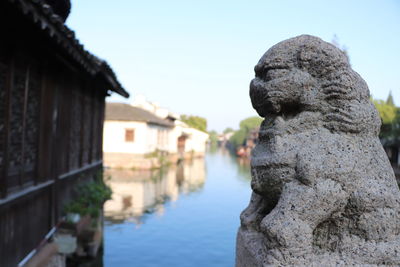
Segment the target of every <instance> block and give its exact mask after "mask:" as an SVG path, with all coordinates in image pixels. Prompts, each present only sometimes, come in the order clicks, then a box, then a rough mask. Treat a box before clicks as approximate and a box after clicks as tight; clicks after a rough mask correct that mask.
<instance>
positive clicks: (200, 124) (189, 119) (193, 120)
mask: <svg viewBox="0 0 400 267" xmlns="http://www.w3.org/2000/svg"><path fill="white" fill-rule="evenodd" d="M181 121H183V122H184V123H186V124H187V125H189V126H190V127H193V128H195V129H197V130H200V131H203V132H207V119H205V118H202V117H199V116H192V115H181Z"/></svg>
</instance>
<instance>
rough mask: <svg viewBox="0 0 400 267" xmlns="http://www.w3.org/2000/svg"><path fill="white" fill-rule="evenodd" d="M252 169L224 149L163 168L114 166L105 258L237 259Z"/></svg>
mask: <svg viewBox="0 0 400 267" xmlns="http://www.w3.org/2000/svg"><path fill="white" fill-rule="evenodd" d="M249 172H250V170H249V167H248V165H247V164H246V163H244V162H238V161H237V159H236V158H234V157H232V156H230V155H229V154H228V153H227V152H224V151H217V152H215V153H209V154H207V156H206V158H205V159H196V160H194V161H192V162H187V163H185V164H183V165H181V166H179V167H172V168H169V169H168V170H164V171H162V172H153V173H151V172H137V171H136V172H134V171H122V170H109V171H108V174H109V175H110V176H111V177H112V178H111V179H110V180H109V181H108V183H109V184H110V186H111V187H112V188H113V191H114V195H113V199H112V200H110V201H108V202H107V203H106V204H105V214H106V219H105V227H104V255H103V264H104V266H106V267H111V266H112V267H114V266H115V267H124V266H129V267H131V266H138V267H146V266H185V267H190V266H234V261H235V237H236V231H237V229H238V227H239V214H240V212H241V211H242V210H243V209H244V208H245V207H246V205H247V203H248V201H249V198H250V174H249Z"/></svg>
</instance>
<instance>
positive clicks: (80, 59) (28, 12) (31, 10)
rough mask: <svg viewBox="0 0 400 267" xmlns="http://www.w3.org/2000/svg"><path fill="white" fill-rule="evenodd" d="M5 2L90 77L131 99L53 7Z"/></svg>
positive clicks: (34, 1) (35, 1)
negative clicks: (43, 33) (100, 80)
mask: <svg viewBox="0 0 400 267" xmlns="http://www.w3.org/2000/svg"><path fill="white" fill-rule="evenodd" d="M2 1H4V0H2ZM5 1H7V2H8V3H10V4H12V5H13V6H15V7H16V8H18V9H19V10H20V12H21V14H23V15H24V16H26V17H27V18H28V19H30V20H31V21H32V23H33V24H36V25H37V27H38V28H39V29H40V30H42V31H44V32H45V33H46V35H47V37H48V38H49V40H51V41H53V42H55V43H56V45H57V46H59V47H60V48H61V49H63V50H64V51H65V53H66V54H68V55H69V56H70V58H71V60H73V61H76V62H77V63H78V64H79V65H80V66H82V68H83V69H85V70H86V71H87V72H88V73H89V74H90V75H92V76H95V75H100V76H102V77H103V78H104V79H105V80H106V81H107V82H108V83H109V84H110V86H111V88H110V90H111V91H114V92H116V93H118V94H120V95H122V96H124V97H129V93H128V92H126V91H125V89H124V88H123V87H122V85H121V84H120V83H119V81H118V80H117V77H116V75H115V73H114V72H113V70H112V69H111V67H110V66H109V65H108V64H107V62H106V61H104V60H101V59H99V58H97V57H95V56H94V55H92V54H91V53H89V52H88V51H87V50H85V49H84V47H83V45H82V44H80V43H79V41H78V40H77V39H76V38H75V33H74V32H73V31H72V30H70V29H69V28H68V27H67V26H66V25H65V24H64V23H63V21H62V19H61V18H60V17H59V16H58V15H56V14H55V13H54V12H53V10H52V8H51V6H49V5H48V4H46V3H45V1H44V0H5Z"/></svg>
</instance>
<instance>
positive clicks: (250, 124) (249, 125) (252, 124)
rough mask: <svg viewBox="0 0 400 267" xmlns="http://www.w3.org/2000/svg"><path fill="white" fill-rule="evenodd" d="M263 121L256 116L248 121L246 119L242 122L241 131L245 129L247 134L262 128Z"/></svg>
mask: <svg viewBox="0 0 400 267" xmlns="http://www.w3.org/2000/svg"><path fill="white" fill-rule="evenodd" d="M262 121H263V119H262V118H260V117H257V116H254V117H250V118H247V119H244V120H242V121H241V122H240V124H239V126H240V129H245V130H246V131H247V132H250V130H252V129H254V128H256V127H258V126H260V124H261V122H262Z"/></svg>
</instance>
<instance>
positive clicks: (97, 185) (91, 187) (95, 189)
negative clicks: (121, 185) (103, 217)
mask: <svg viewBox="0 0 400 267" xmlns="http://www.w3.org/2000/svg"><path fill="white" fill-rule="evenodd" d="M76 193H77V198H75V199H74V200H73V201H71V202H70V203H68V204H67V205H66V206H65V207H64V211H65V212H66V213H78V214H80V215H90V216H91V217H92V218H97V217H99V215H100V210H101V208H102V206H103V204H104V202H105V201H106V200H108V199H111V195H112V191H111V188H110V187H108V186H107V185H106V184H105V183H104V182H103V180H102V176H101V177H97V178H96V179H95V180H94V181H91V182H88V183H85V184H83V185H80V186H79V187H78V188H77V192H76Z"/></svg>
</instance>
